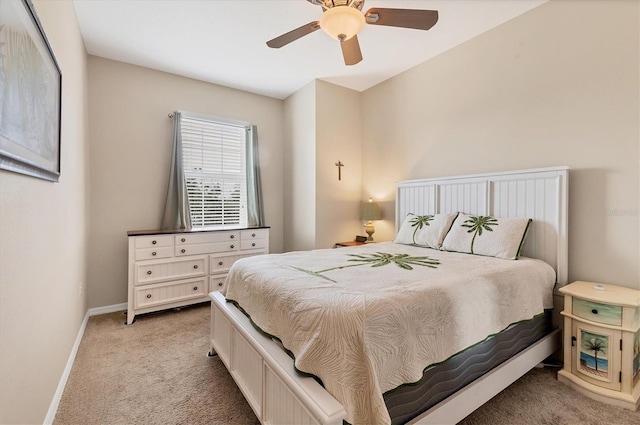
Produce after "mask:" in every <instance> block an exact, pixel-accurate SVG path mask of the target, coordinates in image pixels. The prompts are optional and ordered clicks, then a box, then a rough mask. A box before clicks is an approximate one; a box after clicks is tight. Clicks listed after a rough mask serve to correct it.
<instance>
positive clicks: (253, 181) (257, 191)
mask: <svg viewBox="0 0 640 425" xmlns="http://www.w3.org/2000/svg"><path fill="white" fill-rule="evenodd" d="M247 224H248V225H249V226H263V225H264V211H263V207H262V185H261V183H260V160H259V156H258V127H256V126H255V125H252V126H251V128H250V129H249V131H248V132H247Z"/></svg>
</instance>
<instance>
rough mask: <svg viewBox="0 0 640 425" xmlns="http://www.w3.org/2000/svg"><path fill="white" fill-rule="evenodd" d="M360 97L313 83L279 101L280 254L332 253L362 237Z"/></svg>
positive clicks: (328, 84)
mask: <svg viewBox="0 0 640 425" xmlns="http://www.w3.org/2000/svg"><path fill="white" fill-rule="evenodd" d="M360 96H361V95H360V93H358V92H355V91H353V90H349V89H346V88H344V87H340V86H336V85H334V84H330V83H327V82H324V81H320V80H316V81H313V82H311V83H309V84H307V85H306V86H305V87H303V88H302V89H300V90H299V91H298V92H296V93H294V94H293V95H291V96H289V97H288V98H287V99H285V101H284V105H285V129H286V130H285V145H286V148H285V195H284V197H285V231H284V235H285V237H284V239H285V243H284V247H285V251H296V250H309V249H315V248H331V247H332V246H333V245H334V244H335V243H336V242H340V241H345V240H346V241H348V240H353V239H354V236H355V235H356V234H362V233H363V232H362V228H361V227H360V226H361V224H360V221H359V220H358V217H359V215H360V205H361V188H362V183H361V175H362V167H361V156H362V134H361V133H362V114H361V104H360ZM338 160H340V161H342V163H343V164H345V166H344V167H343V169H342V179H341V180H338V169H337V167H336V166H335V163H336V162H338Z"/></svg>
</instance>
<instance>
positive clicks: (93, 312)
mask: <svg viewBox="0 0 640 425" xmlns="http://www.w3.org/2000/svg"><path fill="white" fill-rule="evenodd" d="M126 309H127V303H120V304H113V305H106V306H104V307H94V308H90V309H89V310H87V314H88V315H89V316H97V315H99V314H107V313H115V312H116V311H120V310H126Z"/></svg>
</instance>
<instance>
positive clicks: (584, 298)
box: [558, 281, 640, 411]
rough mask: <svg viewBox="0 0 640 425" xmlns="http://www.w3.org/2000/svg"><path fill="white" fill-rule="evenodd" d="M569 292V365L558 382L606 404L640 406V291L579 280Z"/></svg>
mask: <svg viewBox="0 0 640 425" xmlns="http://www.w3.org/2000/svg"><path fill="white" fill-rule="evenodd" d="M560 292H561V293H562V294H564V310H563V311H562V313H561V314H562V315H563V316H564V336H563V349H564V367H563V368H562V370H561V371H559V372H558V381H560V382H562V383H564V384H566V385H568V386H569V387H571V388H573V389H574V390H576V391H578V392H579V393H581V394H583V395H586V396H587V397H590V398H592V399H594V400H598V401H601V402H603V403H609V404H613V405H616V406H619V407H624V408H625V409H629V410H634V411H635V410H638V406H639V404H640V291H637V290H635V289H631V288H624V287H622V286H617V285H609V284H606V283H594V282H582V281H578V282H573V283H571V284H569V285H567V286H564V287H562V288H560Z"/></svg>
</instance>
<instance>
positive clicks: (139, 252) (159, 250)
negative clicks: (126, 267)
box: [136, 246, 173, 261]
mask: <svg viewBox="0 0 640 425" xmlns="http://www.w3.org/2000/svg"><path fill="white" fill-rule="evenodd" d="M172 256H173V246H159V247H154V248H140V249H136V261H141V260H153V259H155V258H169V257H172Z"/></svg>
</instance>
